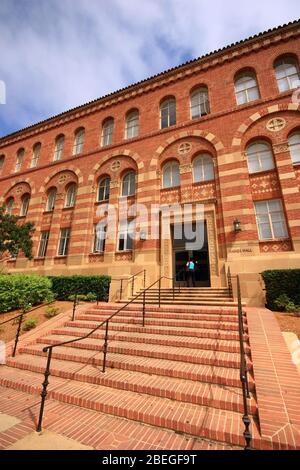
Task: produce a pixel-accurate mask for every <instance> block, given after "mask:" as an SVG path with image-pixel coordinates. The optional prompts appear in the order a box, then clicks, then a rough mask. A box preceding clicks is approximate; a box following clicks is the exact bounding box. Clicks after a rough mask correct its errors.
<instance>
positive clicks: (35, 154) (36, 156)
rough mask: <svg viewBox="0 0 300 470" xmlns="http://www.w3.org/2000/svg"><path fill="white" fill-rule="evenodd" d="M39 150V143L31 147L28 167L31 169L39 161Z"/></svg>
mask: <svg viewBox="0 0 300 470" xmlns="http://www.w3.org/2000/svg"><path fill="white" fill-rule="evenodd" d="M41 148H42V145H41V144H40V143H37V144H35V145H34V146H33V149H32V158H31V165H30V167H31V168H36V167H37V164H38V161H39V159H40V154H41Z"/></svg>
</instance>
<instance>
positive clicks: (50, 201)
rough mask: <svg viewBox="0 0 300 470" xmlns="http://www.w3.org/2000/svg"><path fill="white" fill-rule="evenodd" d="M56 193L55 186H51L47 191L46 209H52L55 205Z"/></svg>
mask: <svg viewBox="0 0 300 470" xmlns="http://www.w3.org/2000/svg"><path fill="white" fill-rule="evenodd" d="M56 193H57V189H56V188H51V189H50V191H49V192H48V199H47V208H46V210H47V211H53V210H54V207H55V201H56Z"/></svg>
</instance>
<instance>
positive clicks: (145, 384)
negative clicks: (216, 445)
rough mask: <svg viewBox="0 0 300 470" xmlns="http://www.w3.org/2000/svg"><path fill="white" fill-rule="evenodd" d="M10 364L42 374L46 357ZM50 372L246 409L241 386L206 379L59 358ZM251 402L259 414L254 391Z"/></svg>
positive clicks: (20, 359)
mask: <svg viewBox="0 0 300 470" xmlns="http://www.w3.org/2000/svg"><path fill="white" fill-rule="evenodd" d="M7 365H8V366H10V367H15V368H17V369H21V370H28V371H32V372H37V373H41V374H43V373H44V372H45V360H44V358H42V357H40V358H39V357H34V356H29V355H20V356H18V357H16V358H9V359H8V361H7ZM51 376H55V377H61V378H64V379H68V380H77V381H79V382H85V383H92V384H97V385H101V386H104V387H111V388H113V389H120V390H127V391H131V392H135V393H142V394H146V395H153V396H157V397H161V398H169V399H170V400H175V401H182V402H186V403H194V404H198V405H203V406H210V407H212V408H218V409H224V410H228V411H236V412H240V413H242V412H243V397H242V391H241V387H240V388H239V389H238V388H232V387H228V386H226V387H224V386H223V387H222V386H219V385H213V384H208V383H203V382H196V383H195V382H194V381H190V380H182V379H177V378H170V377H164V376H157V375H148V374H143V373H140V372H130V371H123V370H115V369H107V370H106V373H105V374H103V373H102V372H101V371H100V370H99V369H98V368H96V367H94V366H90V365H87V366H85V367H82V365H81V364H78V363H77V362H69V361H59V360H56V359H53V360H52V362H51ZM248 405H249V412H250V413H251V414H253V415H256V414H257V403H256V401H255V398H254V396H253V395H252V396H251V399H249V400H248Z"/></svg>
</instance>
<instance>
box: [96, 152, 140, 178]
mask: <svg viewBox="0 0 300 470" xmlns="http://www.w3.org/2000/svg"><path fill="white" fill-rule="evenodd" d="M116 157H129V158H131V159H132V160H133V161H134V163H135V165H136V166H137V168H138V170H141V169H143V168H144V163H143V162H141V161H140V162H139V160H140V156H139V154H138V153H134V152H132V151H131V150H127V149H125V150H116V151H115V152H113V153H111V154H109V155H106V156H105V157H104V158H102V159H101V162H100V163H96V165H95V166H94V167H93V169H92V171H91V173H90V174H89V176H88V181H89V183H93V181H94V178H95V175H96V173H97V172H98V171H99V170H100V168H101V167H102V166H103V165H104V164H105V163H106V162H108V160H111V159H113V158H116Z"/></svg>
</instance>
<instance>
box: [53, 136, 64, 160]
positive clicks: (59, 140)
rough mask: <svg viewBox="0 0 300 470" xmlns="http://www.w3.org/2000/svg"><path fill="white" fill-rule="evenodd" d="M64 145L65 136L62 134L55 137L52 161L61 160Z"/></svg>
mask: <svg viewBox="0 0 300 470" xmlns="http://www.w3.org/2000/svg"><path fill="white" fill-rule="evenodd" d="M64 145H65V136H64V135H63V134H61V135H59V136H58V137H56V141H55V150H54V158H53V160H54V161H57V160H61V158H62V155H63V151H64Z"/></svg>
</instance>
